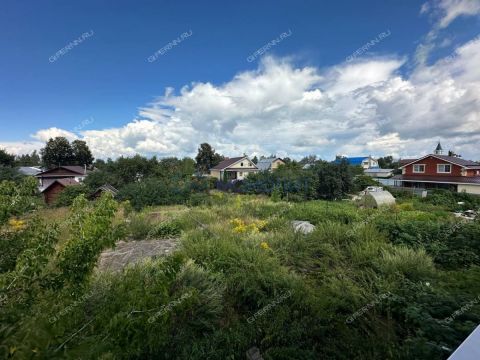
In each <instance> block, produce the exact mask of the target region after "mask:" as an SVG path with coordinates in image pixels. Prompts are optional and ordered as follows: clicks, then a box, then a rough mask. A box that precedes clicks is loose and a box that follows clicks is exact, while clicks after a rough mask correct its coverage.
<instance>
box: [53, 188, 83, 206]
mask: <svg viewBox="0 0 480 360" xmlns="http://www.w3.org/2000/svg"><path fill="white" fill-rule="evenodd" d="M87 193H88V189H87V187H86V186H85V185H83V184H80V185H76V186H67V187H65V189H63V191H62V192H61V193H60V194H58V196H57V198H56V200H55V206H70V205H72V203H73V201H74V200H75V199H76V198H77V197H78V196H79V195H86V194H87Z"/></svg>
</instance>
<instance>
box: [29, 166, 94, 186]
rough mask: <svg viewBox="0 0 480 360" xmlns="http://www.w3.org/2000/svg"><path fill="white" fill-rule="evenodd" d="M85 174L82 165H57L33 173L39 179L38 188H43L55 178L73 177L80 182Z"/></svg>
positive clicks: (85, 170)
mask: <svg viewBox="0 0 480 360" xmlns="http://www.w3.org/2000/svg"><path fill="white" fill-rule="evenodd" d="M86 176H87V169H86V167H83V166H76V165H73V166H57V167H56V168H53V169H48V170H46V171H42V172H40V173H38V174H37V175H35V177H36V178H37V179H38V181H39V190H40V191H43V190H45V189H46V188H47V187H48V186H50V184H52V183H53V182H54V181H55V180H60V179H73V180H75V181H76V182H82V181H83V180H84V179H85V177H86Z"/></svg>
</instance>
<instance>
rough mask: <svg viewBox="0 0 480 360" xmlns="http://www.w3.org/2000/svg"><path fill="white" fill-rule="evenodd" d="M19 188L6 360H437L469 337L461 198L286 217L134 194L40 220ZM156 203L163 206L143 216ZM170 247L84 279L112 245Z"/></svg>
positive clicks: (246, 203) (472, 305)
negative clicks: (175, 243) (174, 242)
mask: <svg viewBox="0 0 480 360" xmlns="http://www.w3.org/2000/svg"><path fill="white" fill-rule="evenodd" d="M322 169H325V167H324V168H322V167H320V168H317V170H315V171H312V173H311V174H312V178H313V179H314V180H315V179H318V178H319V176H320V175H321V174H322ZM290 174H293V173H290ZM287 175H288V172H287ZM294 180H295V179H293V180H292V183H295V181H294ZM147 181H152V183H150V187H154V186H162V184H164V183H162V182H161V181H160V180H158V179H157V180H154V179H153V180H152V179H150V180H144V181H141V182H139V184H143V183H146V182H147ZM134 185H136V184H132V185H127V186H126V188H127V189H129V186H132V189H136V188H135V187H133V186H134ZM25 186H26V187H25V188H22V189H20V188H18V187H15V186H13V185H12V184H11V183H4V184H2V188H1V189H3V190H2V196H5V197H9V198H8V199H10V197H16V198H19V202H16V203H15V204H24V205H25V206H24V205H22V206H21V205H16V206H18V207H15V208H8V209H7V210H6V211H5V212H4V214H5V215H4V219H5V220H4V221H3V226H2V227H1V228H0V238H1V239H2V240H4V241H2V245H1V246H2V248H1V254H2V257H1V259H0V289H1V290H0V301H1V304H2V306H1V308H0V321H1V324H2V327H1V328H0V357H2V358H11V359H61V358H62V359H63V358H74V359H77V358H81V359H222V360H223V359H244V358H245V353H246V351H248V350H249V349H250V348H252V347H254V346H255V347H258V348H259V349H260V351H261V354H262V356H263V358H264V359H312V360H313V359H320V358H325V359H346V358H354V359H369V360H370V359H401V360H403V359H405V360H406V359H446V358H447V357H448V356H449V355H450V354H451V353H452V351H453V350H454V349H455V348H456V347H458V345H459V344H460V343H461V342H462V341H463V340H464V339H465V338H466V337H467V336H468V335H469V333H470V332H471V331H472V330H473V329H474V328H475V326H476V325H477V324H478V323H479V321H480V298H479V297H478V296H479V294H480V283H479V281H478V279H479V278H480V257H479V254H480V222H479V221H478V220H475V221H471V222H468V223H466V222H462V220H459V219H456V218H455V217H454V216H453V215H452V214H451V212H450V211H451V210H452V208H455V206H464V205H458V204H457V202H458V201H463V202H465V203H466V204H467V203H468V204H469V205H471V204H477V201H478V200H477V199H476V198H473V197H469V196H467V195H464V194H459V195H453V196H450V195H449V194H443V193H439V194H438V195H435V196H433V197H432V198H430V199H429V198H427V199H420V198H408V197H406V198H403V199H400V200H399V204H398V205H396V206H394V207H392V208H382V209H378V210H372V209H358V208H356V207H355V206H354V205H353V204H352V203H351V202H345V201H336V202H335V201H324V200H309V201H300V202H286V201H283V200H282V199H281V197H283V195H284V194H283V191H284V189H285V188H284V187H272V197H273V199H270V198H268V197H266V196H263V195H232V194H226V193H221V192H216V191H213V192H211V193H210V194H209V195H207V193H203V195H201V194H202V193H201V192H200V193H197V194H195V195H201V196H200V197H198V198H197V197H195V198H194V199H195V200H194V201H193V202H194V204H192V201H191V199H192V198H188V197H187V196H184V197H182V198H181V199H180V198H179V199H175V201H172V202H170V200H165V199H170V197H171V196H172V195H170V194H169V193H168V191H164V190H149V189H142V187H141V186H140V187H139V189H140V190H138V191H139V192H138V193H135V197H136V196H139V198H140V199H141V200H139V201H138V203H132V204H131V205H130V203H129V202H122V203H120V204H118V203H117V202H116V201H114V200H113V199H112V198H111V196H110V195H109V194H104V195H102V197H101V198H100V199H98V200H96V201H94V202H88V201H87V200H86V199H85V198H84V197H83V196H79V197H77V198H76V199H75V200H74V202H73V204H72V206H71V208H70V209H69V210H68V216H67V215H66V214H64V215H63V216H56V217H54V219H52V216H51V215H52V211H53V210H55V211H59V210H60V209H47V210H37V211H36V212H35V213H33V214H30V213H29V207H28V206H26V204H28V203H29V201H30V197H31V196H32V194H31V193H30V190H31V189H30V190H27V189H28V186H27V185H25ZM163 186H165V185H163ZM189 186H191V184H190V185H189ZM334 188H338V189H340V188H341V185H335V186H334ZM316 189H318V188H316ZM130 191H132V194H133V190H130ZM142 191H145V192H146V193H145V194H144V193H143V192H142ZM180 194H183V193H180ZM312 194H318V192H313V193H312ZM297 195H299V196H304V195H303V194H301V195H300V194H297ZM154 196H156V197H157V198H156V200H155V201H154V202H155V203H157V202H159V201H163V202H164V204H166V205H162V206H154V207H144V204H145V203H146V204H147V205H153V204H149V201H150V200H148V199H150V198H151V197H154ZM174 196H183V195H178V194H176V195H174ZM289 196H290V194H289ZM314 196H318V195H314ZM132 199H133V198H132ZM161 199H164V200H161ZM459 199H463V200H459ZM177 200H178V201H184V203H185V204H184V205H168V204H170V203H175V202H177ZM272 200H275V201H272ZM457 200H458V201H457ZM152 203H153V202H152ZM2 204H3V202H2ZM132 205H133V207H136V208H139V209H140V208H141V211H139V212H135V211H133V210H132V208H131V206H132ZM192 205H195V206H193V207H192ZM55 219H56V220H55ZM292 220H304V221H309V222H311V223H312V224H314V225H315V226H316V229H315V230H314V231H313V232H312V233H310V234H308V235H303V234H301V233H295V232H294V231H293V229H292V226H291V221H292ZM172 237H177V238H179V241H180V246H179V248H178V249H177V250H176V251H175V252H174V253H173V254H171V255H169V256H166V257H163V258H162V257H160V258H156V259H150V260H147V261H145V262H143V263H140V264H137V265H132V266H128V267H126V268H125V269H124V270H123V271H121V272H118V273H101V272H99V271H96V270H95V264H96V262H97V260H98V258H99V255H100V253H101V252H102V250H104V249H106V248H109V247H111V246H113V244H114V243H115V241H116V240H118V239H123V240H125V241H137V240H142V239H151V238H155V239H159V238H172ZM467 304H468V306H466V305H467ZM461 309H463V310H461Z"/></svg>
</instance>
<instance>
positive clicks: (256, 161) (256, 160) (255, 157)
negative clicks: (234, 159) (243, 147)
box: [252, 155, 258, 165]
mask: <svg viewBox="0 0 480 360" xmlns="http://www.w3.org/2000/svg"><path fill="white" fill-rule="evenodd" d="M252 162H253V163H254V164H255V165H257V164H258V158H257V155H255V156H254V157H253V159H252Z"/></svg>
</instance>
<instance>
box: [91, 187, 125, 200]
mask: <svg viewBox="0 0 480 360" xmlns="http://www.w3.org/2000/svg"><path fill="white" fill-rule="evenodd" d="M104 192H109V193H110V194H112V196H113V197H115V196H116V195H117V193H118V190H117V189H115V188H114V187H113V186H112V185H110V184H105V185H102V186H100V187H99V188H98V189H97V190H95V191H94V192H93V193H92V195H91V196H90V197H91V198H94V199H96V198H99V197H100V196H101V195H102V194H103V193H104Z"/></svg>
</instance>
